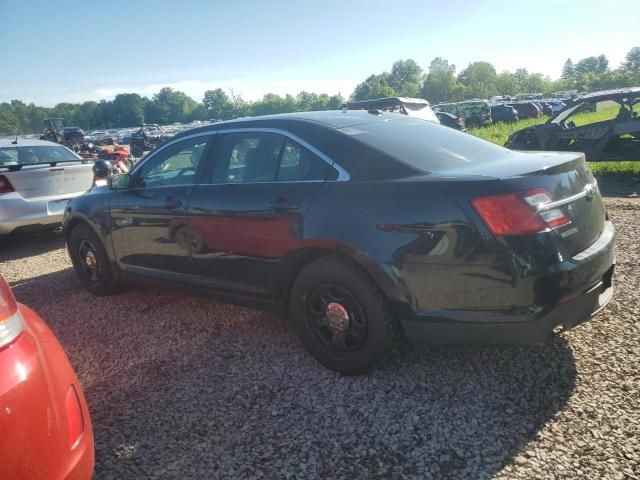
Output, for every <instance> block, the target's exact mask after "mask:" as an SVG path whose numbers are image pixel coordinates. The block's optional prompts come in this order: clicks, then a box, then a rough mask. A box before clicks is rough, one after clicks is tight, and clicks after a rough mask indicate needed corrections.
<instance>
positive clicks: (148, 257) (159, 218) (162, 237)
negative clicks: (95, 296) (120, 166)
mask: <svg viewBox="0 0 640 480" xmlns="http://www.w3.org/2000/svg"><path fill="white" fill-rule="evenodd" d="M212 136H213V134H212V133H211V132H209V133H207V134H199V135H194V136H192V137H187V138H184V139H180V140H177V141H174V142H170V143H168V144H167V145H166V146H164V147H161V148H160V149H159V150H157V151H156V152H155V153H152V154H151V155H150V156H149V157H148V158H147V159H146V160H144V161H143V163H142V164H141V165H140V166H139V167H138V168H135V169H134V170H133V172H132V174H131V176H130V179H129V184H128V185H127V186H126V188H123V189H117V190H115V191H114V192H113V195H112V198H111V201H110V214H111V223H112V228H113V234H112V238H113V248H114V252H115V254H116V259H117V262H118V265H119V266H120V268H121V269H122V270H124V271H126V272H130V273H137V274H143V275H151V276H156V277H163V278H174V279H175V278H176V277H180V276H184V275H187V274H188V273H189V265H188V264H189V245H188V225H187V202H188V197H189V193H190V192H191V191H192V190H193V188H194V186H195V185H196V183H197V181H198V178H199V176H200V175H201V168H202V166H203V164H204V161H203V160H204V157H205V156H206V155H207V154H208V151H209V146H210V141H211V138H212Z"/></svg>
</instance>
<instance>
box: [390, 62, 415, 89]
mask: <svg viewBox="0 0 640 480" xmlns="http://www.w3.org/2000/svg"><path fill="white" fill-rule="evenodd" d="M422 81H423V78H422V67H420V65H418V63H417V62H416V61H415V60H412V59H408V60H398V61H397V62H395V63H394V64H393V66H392V67H391V75H390V76H389V85H390V86H391V88H393V89H394V90H395V92H396V94H397V95H401V96H403V97H417V96H418V95H420V90H421V88H422Z"/></svg>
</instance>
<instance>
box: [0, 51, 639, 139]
mask: <svg viewBox="0 0 640 480" xmlns="http://www.w3.org/2000/svg"><path fill="white" fill-rule="evenodd" d="M639 85H640V47H634V48H632V49H631V50H629V52H628V53H627V55H626V57H625V60H624V62H623V63H622V64H621V65H620V66H619V67H618V68H615V69H611V68H610V66H609V61H608V59H607V57H606V56H605V55H599V56H592V57H587V58H583V59H581V60H579V61H577V62H575V63H574V62H573V61H572V60H571V59H570V58H569V59H567V61H566V62H565V64H564V67H563V69H562V76H561V77H560V78H559V79H557V80H552V79H550V78H549V77H545V76H543V75H542V74H540V73H530V72H529V71H528V70H527V69H525V68H519V69H517V70H516V71H515V72H508V71H503V72H500V73H498V72H497V71H496V69H495V67H494V66H493V65H492V64H491V63H488V62H483V61H478V62H472V63H470V64H469V65H468V66H467V67H466V68H465V69H463V70H461V71H460V72H456V66H455V65H453V64H450V63H449V62H448V61H447V60H446V59H444V58H442V57H437V58H435V59H433V60H432V61H431V63H430V64H429V67H428V69H427V71H426V72H425V71H424V70H423V69H422V67H420V65H419V64H418V63H417V62H416V61H415V60H412V59H407V60H398V61H396V62H395V63H394V64H393V65H392V67H391V71H389V72H382V73H379V74H373V75H370V76H369V77H367V78H366V79H365V80H364V81H363V82H362V83H360V84H358V85H357V86H356V88H355V90H354V91H353V93H352V94H351V97H350V98H351V99H352V100H365V99H369V98H379V97H387V96H406V97H422V98H426V99H427V100H429V101H430V102H432V103H440V102H448V101H460V100H466V99H470V98H490V97H492V96H494V95H511V96H513V95H516V94H518V93H534V92H535V93H538V92H539V93H551V92H555V91H566V90H578V91H594V90H603V89H608V88H621V87H630V86H639ZM343 102H344V98H343V97H342V96H341V95H340V94H338V95H328V94H326V93H322V94H316V93H310V92H304V91H303V92H300V93H298V94H297V95H295V96H294V95H288V94H287V95H284V96H280V95H276V94H273V93H268V94H266V95H264V97H263V98H262V99H261V100H257V101H254V102H250V101H246V100H244V99H243V98H242V97H241V96H240V95H237V94H236V93H235V92H234V91H233V90H232V91H230V92H229V93H227V92H225V91H224V90H222V89H220V88H217V89H215V90H207V91H206V92H205V93H204V97H203V99H202V102H200V103H199V102H197V101H195V100H194V99H193V98H191V97H189V96H188V95H187V94H185V93H183V92H180V91H177V90H174V89H171V88H168V87H167V88H163V89H161V90H160V91H159V92H158V93H157V94H155V95H153V97H152V98H147V97H143V96H140V95H138V94H137V93H122V94H119V95H116V96H115V98H114V99H113V100H101V101H99V102H94V101H87V102H83V103H66V102H65V103H59V104H57V105H56V106H54V107H52V108H47V107H40V106H37V105H34V104H33V103H30V104H28V105H27V104H25V103H24V102H22V101H20V100H12V101H11V102H5V103H0V134H2V135H13V134H16V133H22V134H26V133H36V132H40V131H42V128H43V120H44V119H45V118H50V117H61V118H64V119H65V121H66V124H67V125H77V126H80V127H82V128H84V129H104V128H118V127H133V126H136V125H139V124H140V123H143V122H146V123H158V124H161V125H167V124H170V123H175V122H182V123H189V122H191V121H194V120H228V119H231V118H238V117H244V116H249V115H251V116H258V115H267V114H272V113H288V112H294V111H311V110H335V109H337V108H339V107H340V105H341V104H342V103H343Z"/></svg>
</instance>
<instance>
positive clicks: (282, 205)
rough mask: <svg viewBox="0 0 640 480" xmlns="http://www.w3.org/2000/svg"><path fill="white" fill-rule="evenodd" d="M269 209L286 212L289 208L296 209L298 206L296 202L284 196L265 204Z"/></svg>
mask: <svg viewBox="0 0 640 480" xmlns="http://www.w3.org/2000/svg"><path fill="white" fill-rule="evenodd" d="M267 206H268V207H269V208H270V209H271V210H275V211H276V212H286V211H291V210H298V209H299V208H300V207H299V206H298V204H297V203H292V202H290V201H288V200H287V199H286V198H278V199H277V200H276V201H275V202H271V203H269V204H268V205H267Z"/></svg>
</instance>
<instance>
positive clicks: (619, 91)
mask: <svg viewBox="0 0 640 480" xmlns="http://www.w3.org/2000/svg"><path fill="white" fill-rule="evenodd" d="M634 94H635V95H640V87H631V88H615V89H612V90H600V91H599V92H592V93H587V94H585V95H580V96H579V97H578V98H576V99H574V102H575V103H579V102H581V101H583V100H619V99H622V98H625V97H628V96H629V95H634Z"/></svg>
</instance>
